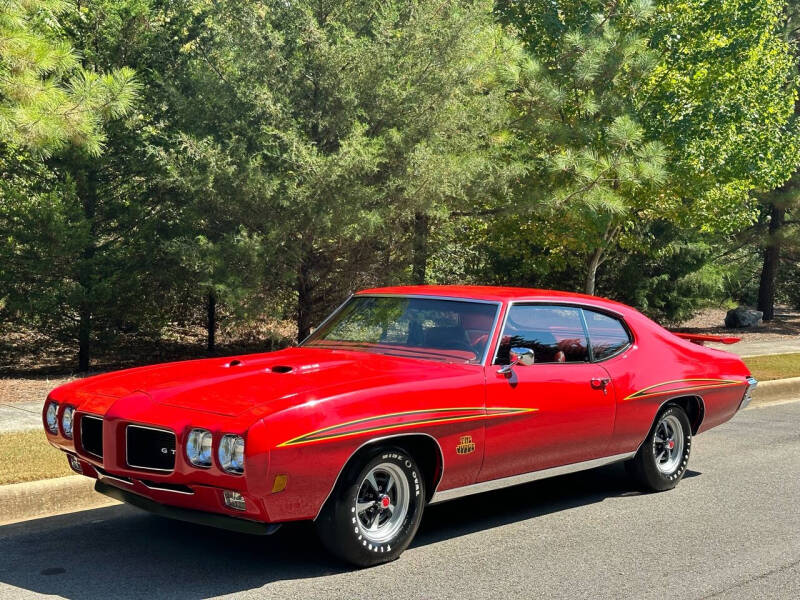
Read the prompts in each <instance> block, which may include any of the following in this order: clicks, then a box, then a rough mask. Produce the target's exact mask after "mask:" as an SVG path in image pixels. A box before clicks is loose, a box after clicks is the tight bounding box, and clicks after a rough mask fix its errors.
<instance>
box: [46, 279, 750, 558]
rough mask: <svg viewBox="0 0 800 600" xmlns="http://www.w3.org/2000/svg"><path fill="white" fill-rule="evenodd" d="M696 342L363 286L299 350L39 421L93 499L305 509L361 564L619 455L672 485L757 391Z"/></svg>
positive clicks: (107, 396)
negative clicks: (493, 498)
mask: <svg viewBox="0 0 800 600" xmlns="http://www.w3.org/2000/svg"><path fill="white" fill-rule="evenodd" d="M686 338H689V339H686ZM702 341H703V340H702V338H701V337H698V336H683V337H680V336H679V335H676V334H673V333H670V332H669V331H667V330H665V329H663V328H662V327H660V326H659V325H657V324H656V323H654V322H653V321H651V320H649V319H648V318H646V317H645V316H643V315H642V314H641V313H639V312H637V311H636V310H634V309H632V308H630V307H628V306H624V305H622V304H618V303H616V302H611V301H608V300H603V299H600V298H596V297H592V296H583V295H578V294H569V293H563V292H553V291H544V290H534V289H522V288H500V287H466V286H461V287H456V286H413V287H395V288H382V289H373V290H366V291H362V292H359V293H357V294H355V295H354V296H352V297H350V298H349V299H348V300H347V301H346V302H345V303H344V304H343V305H342V306H340V307H339V308H338V309H337V310H336V311H335V312H334V313H333V314H332V315H331V316H330V317H328V319H327V320H325V321H324V322H323V323H322V325H320V327H319V328H317V330H316V331H315V332H314V333H313V334H312V335H311V336H310V337H309V338H308V339H306V340H305V341H304V342H302V343H301V344H300V346H299V347H296V348H288V349H286V350H281V351H279V352H271V353H265V354H253V355H246V356H236V357H229V358H210V359H204V360H193V361H187V362H179V363H172V364H163V365H155V366H149V367H141V368H136V369H129V370H126V371H120V372H116V373H108V374H104V375H98V376H95V377H91V378H87V379H83V380H77V381H74V382H71V383H68V384H66V385H63V386H61V387H59V388H56V389H55V390H53V391H52V392H51V394H50V395H49V397H48V399H47V401H46V402H45V405H44V410H43V422H44V427H45V431H46V433H47V436H48V438H49V440H50V442H51V443H52V444H53V445H54V446H56V447H57V448H60V449H61V450H63V451H64V452H66V453H67V455H68V459H69V463H70V465H71V466H72V468H73V469H74V470H75V471H76V472H78V473H82V474H84V475H86V476H88V477H92V478H95V479H96V480H97V481H96V483H95V489H96V490H97V491H99V492H101V493H103V494H107V495H108V496H111V497H113V498H117V499H119V500H123V501H126V502H129V503H131V504H133V505H136V506H139V507H141V508H144V509H147V510H150V511H152V512H155V513H157V514H161V515H165V516H170V517H174V518H178V519H183V520H188V521H193V522H199V523H206V524H209V525H215V526H219V527H225V528H229V529H233V530H236V531H241V532H250V533H263V534H265V533H271V532H272V531H274V530H275V529H276V528H277V527H278V526H279V524H281V523H284V522H287V521H295V520H300V519H310V520H313V521H315V523H316V526H317V529H318V532H319V536H320V538H321V540H322V542H323V544H324V545H325V546H326V547H327V548H328V549H329V550H331V551H332V552H333V553H335V554H336V555H338V556H339V557H341V558H343V559H345V560H347V561H349V562H351V563H354V564H356V565H361V566H366V565H373V564H376V563H381V562H385V561H389V560H392V559H394V558H397V557H398V556H399V555H400V554H401V553H402V552H403V550H405V549H406V547H407V546H408V545H409V543H410V542H411V540H412V539H413V537H414V534H415V533H416V531H417V528H418V526H419V524H420V520H421V519H422V513H423V510H424V508H425V506H426V505H427V504H433V503H436V502H443V501H446V500H451V499H453V498H458V497H460V496H464V495H467V494H474V493H477V492H482V491H485V490H492V489H496V488H499V487H503V486H509V485H515V484H520V483H524V482H528V481H533V480H536V479H541V478H544V477H551V476H554V475H560V474H563V473H570V472H574V471H580V470H583V469H590V468H592V467H597V466H600V465H605V464H609V463H613V462H617V461H624V462H625V466H626V467H627V469H628V471H629V473H630V475H631V476H632V477H633V479H634V480H635V481H636V483H637V484H638V485H639V486H640V487H641V488H643V489H645V490H651V491H663V490H668V489H671V488H673V487H674V486H675V485H676V484H677V483H678V482H679V481H680V480H681V478H682V477H683V474H684V473H685V472H686V467H687V462H688V460H689V455H690V452H691V447H692V439H693V436H695V435H696V434H698V433H702V432H703V431H706V430H708V429H710V428H712V427H716V426H717V425H720V424H722V423H724V422H726V421H727V420H728V419H730V418H731V417H732V416H733V415H734V414H736V412H737V411H738V410H740V409H741V408H743V407H744V406H745V405H746V404H747V403H748V402H749V400H750V392H751V390H752V389H753V388H754V387H755V385H756V381H755V379H753V378H752V377H751V376H750V373H749V372H748V370H747V367H746V366H745V365H744V364H743V363H742V361H741V360H739V359H738V358H737V357H736V356H734V355H732V354H729V353H726V352H723V351H719V350H714V349H710V348H705V347H702V346H701V345H699V342H702ZM727 341H731V340H727ZM693 342H695V343H693Z"/></svg>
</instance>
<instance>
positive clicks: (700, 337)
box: [670, 331, 742, 346]
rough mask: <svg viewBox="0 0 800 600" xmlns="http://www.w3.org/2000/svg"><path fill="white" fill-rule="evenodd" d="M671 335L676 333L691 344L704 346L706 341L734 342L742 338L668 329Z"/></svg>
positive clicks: (718, 342)
mask: <svg viewBox="0 0 800 600" xmlns="http://www.w3.org/2000/svg"><path fill="white" fill-rule="evenodd" d="M670 333H672V334H673V335H677V336H678V337H679V338H681V339H683V340H688V341H690V342H692V343H693V344H699V345H700V346H705V344H706V342H716V343H717V344H735V343H736V342H741V341H742V338H738V337H730V336H725V335H704V334H699V333H681V332H679V331H670Z"/></svg>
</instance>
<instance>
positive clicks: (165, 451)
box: [161, 448, 175, 454]
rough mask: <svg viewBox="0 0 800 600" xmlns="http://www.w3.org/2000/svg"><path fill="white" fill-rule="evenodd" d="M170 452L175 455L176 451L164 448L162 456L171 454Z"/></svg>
mask: <svg viewBox="0 0 800 600" xmlns="http://www.w3.org/2000/svg"><path fill="white" fill-rule="evenodd" d="M170 452H172V453H173V454H175V450H170V449H169V448H162V449H161V454H169V453H170Z"/></svg>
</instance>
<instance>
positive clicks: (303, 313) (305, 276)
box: [296, 245, 314, 342]
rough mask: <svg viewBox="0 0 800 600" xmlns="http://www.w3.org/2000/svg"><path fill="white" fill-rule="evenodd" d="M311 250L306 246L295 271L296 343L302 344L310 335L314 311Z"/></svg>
mask: <svg viewBox="0 0 800 600" xmlns="http://www.w3.org/2000/svg"><path fill="white" fill-rule="evenodd" d="M312 261H313V250H312V248H311V247H310V246H308V245H306V248H305V250H304V252H303V258H302V260H301V262H300V267H299V269H298V270H297V282H296V289H297V341H298V342H302V341H303V340H304V339H306V338H307V337H308V336H309V335H310V334H311V315H312V312H313V310H314V299H313V295H312V292H313V286H312V284H311V264H312Z"/></svg>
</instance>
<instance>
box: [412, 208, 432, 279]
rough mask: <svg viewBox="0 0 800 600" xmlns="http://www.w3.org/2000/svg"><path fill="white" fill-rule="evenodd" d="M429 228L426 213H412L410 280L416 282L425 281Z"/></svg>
mask: <svg viewBox="0 0 800 600" xmlns="http://www.w3.org/2000/svg"><path fill="white" fill-rule="evenodd" d="M429 228H430V223H429V218H428V215H426V214H425V213H416V214H415V215H414V247H413V256H412V258H411V280H412V281H413V282H414V283H415V284H417V285H422V284H424V283H425V272H426V271H427V269H428V231H429Z"/></svg>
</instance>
